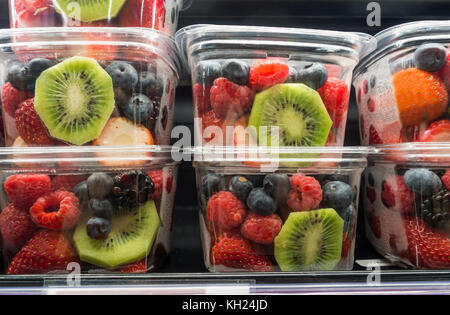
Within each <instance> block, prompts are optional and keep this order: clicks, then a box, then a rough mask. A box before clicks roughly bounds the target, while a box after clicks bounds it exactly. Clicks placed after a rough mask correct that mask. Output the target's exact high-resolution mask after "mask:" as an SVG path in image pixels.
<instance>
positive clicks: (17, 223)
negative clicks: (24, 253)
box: [0, 203, 36, 250]
mask: <svg viewBox="0 0 450 315" xmlns="http://www.w3.org/2000/svg"><path fill="white" fill-rule="evenodd" d="M0 229H1V231H2V236H3V240H4V241H5V242H7V243H9V244H10V245H11V246H12V247H13V248H14V249H16V250H19V249H20V248H22V246H23V245H25V243H26V242H28V240H29V239H30V238H31V237H32V236H33V234H34V232H35V231H36V226H35V225H34V223H33V221H32V220H31V217H30V214H29V213H28V210H22V209H20V208H18V207H16V206H14V205H13V204H12V203H11V204H9V205H8V206H7V207H6V208H5V209H3V211H2V213H1V214H0Z"/></svg>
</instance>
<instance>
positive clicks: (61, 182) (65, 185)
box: [52, 175, 87, 191]
mask: <svg viewBox="0 0 450 315" xmlns="http://www.w3.org/2000/svg"><path fill="white" fill-rule="evenodd" d="M86 179H87V176H85V175H57V176H55V177H54V178H53V179H52V191H57V190H66V191H73V189H74V188H75V186H76V185H78V184H79V183H81V182H82V181H84V180H86Z"/></svg>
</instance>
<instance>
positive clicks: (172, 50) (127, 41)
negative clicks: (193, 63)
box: [0, 27, 182, 77]
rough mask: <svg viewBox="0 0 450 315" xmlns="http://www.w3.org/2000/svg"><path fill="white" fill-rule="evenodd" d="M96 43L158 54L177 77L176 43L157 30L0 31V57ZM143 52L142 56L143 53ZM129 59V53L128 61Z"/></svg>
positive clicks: (89, 28) (178, 68) (37, 29)
mask: <svg viewBox="0 0 450 315" xmlns="http://www.w3.org/2000/svg"><path fill="white" fill-rule="evenodd" d="M96 44H97V45H99V46H104V45H111V46H117V47H121V48H122V47H124V48H126V49H127V50H129V51H130V52H140V53H141V55H148V56H150V55H151V54H154V55H157V56H158V57H159V58H161V59H162V60H164V61H165V63H166V64H168V65H169V66H170V67H171V68H172V69H173V70H174V72H175V73H176V74H177V76H178V77H179V76H180V71H181V69H182V68H181V60H180V58H179V55H178V49H177V46H176V43H175V41H174V40H173V39H172V38H170V37H169V36H167V35H166V34H164V33H163V32H160V31H156V30H152V29H146V28H125V27H35V28H16V29H3V30H0V54H5V53H10V52H8V51H10V49H12V50H13V51H14V49H15V48H19V49H20V48H21V49H20V50H19V51H20V53H22V52H26V53H32V52H33V51H34V50H35V51H36V52H35V53H36V55H39V50H47V49H49V50H51V48H52V47H58V46H59V47H61V46H63V45H67V46H80V47H82V46H85V45H96ZM143 52H145V54H142V53H143ZM75 54H77V52H76V51H75V52H74V55H75ZM132 56H133V55H132V54H131V55H130V58H131V59H132ZM122 58H123V59H124V60H126V59H127V55H126V54H124V55H123V56H122ZM142 61H143V62H144V61H145V60H142Z"/></svg>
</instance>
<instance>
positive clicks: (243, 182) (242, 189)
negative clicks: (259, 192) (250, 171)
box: [230, 176, 253, 202]
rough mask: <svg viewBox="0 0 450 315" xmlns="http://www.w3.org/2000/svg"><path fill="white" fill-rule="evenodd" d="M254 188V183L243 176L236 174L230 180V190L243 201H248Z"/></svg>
mask: <svg viewBox="0 0 450 315" xmlns="http://www.w3.org/2000/svg"><path fill="white" fill-rule="evenodd" d="M252 189H253V183H252V182H251V181H249V180H248V179H247V178H245V177H243V176H235V177H233V178H232V179H231V182H230V191H231V192H232V193H233V195H235V196H236V197H238V198H239V199H240V200H242V201H244V202H245V201H246V200H247V197H248V195H249V194H250V192H251V191H252Z"/></svg>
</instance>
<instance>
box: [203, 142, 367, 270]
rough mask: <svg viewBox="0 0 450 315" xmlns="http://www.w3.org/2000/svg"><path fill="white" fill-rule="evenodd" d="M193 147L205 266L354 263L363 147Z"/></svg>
mask: <svg viewBox="0 0 450 315" xmlns="http://www.w3.org/2000/svg"><path fill="white" fill-rule="evenodd" d="M210 149H212V150H210ZM194 151H195V161H196V162H195V163H194V166H195V167H196V174H197V187H198V198H199V204H200V229H201V236H202V241H203V252H204V262H205V265H206V267H207V268H208V270H209V271H211V272H227V271H247V272H248V271H258V272H272V271H282V272H288V271H289V272H301V271H331V270H351V269H352V268H353V261H354V245H355V237H356V224H357V213H358V196H359V186H360V177H361V173H362V171H363V170H364V168H365V166H366V164H367V160H366V157H365V155H366V153H367V152H366V151H367V150H366V149H365V148H350V147H349V148H342V147H334V148H310V149H308V148H305V149H304V150H301V149H292V148H291V149H288V148H279V149H268V148H261V150H255V148H248V149H244V148H218V147H215V148H213V147H210V148H208V147H203V149H201V148H200V147H198V148H196V149H194Z"/></svg>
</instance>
